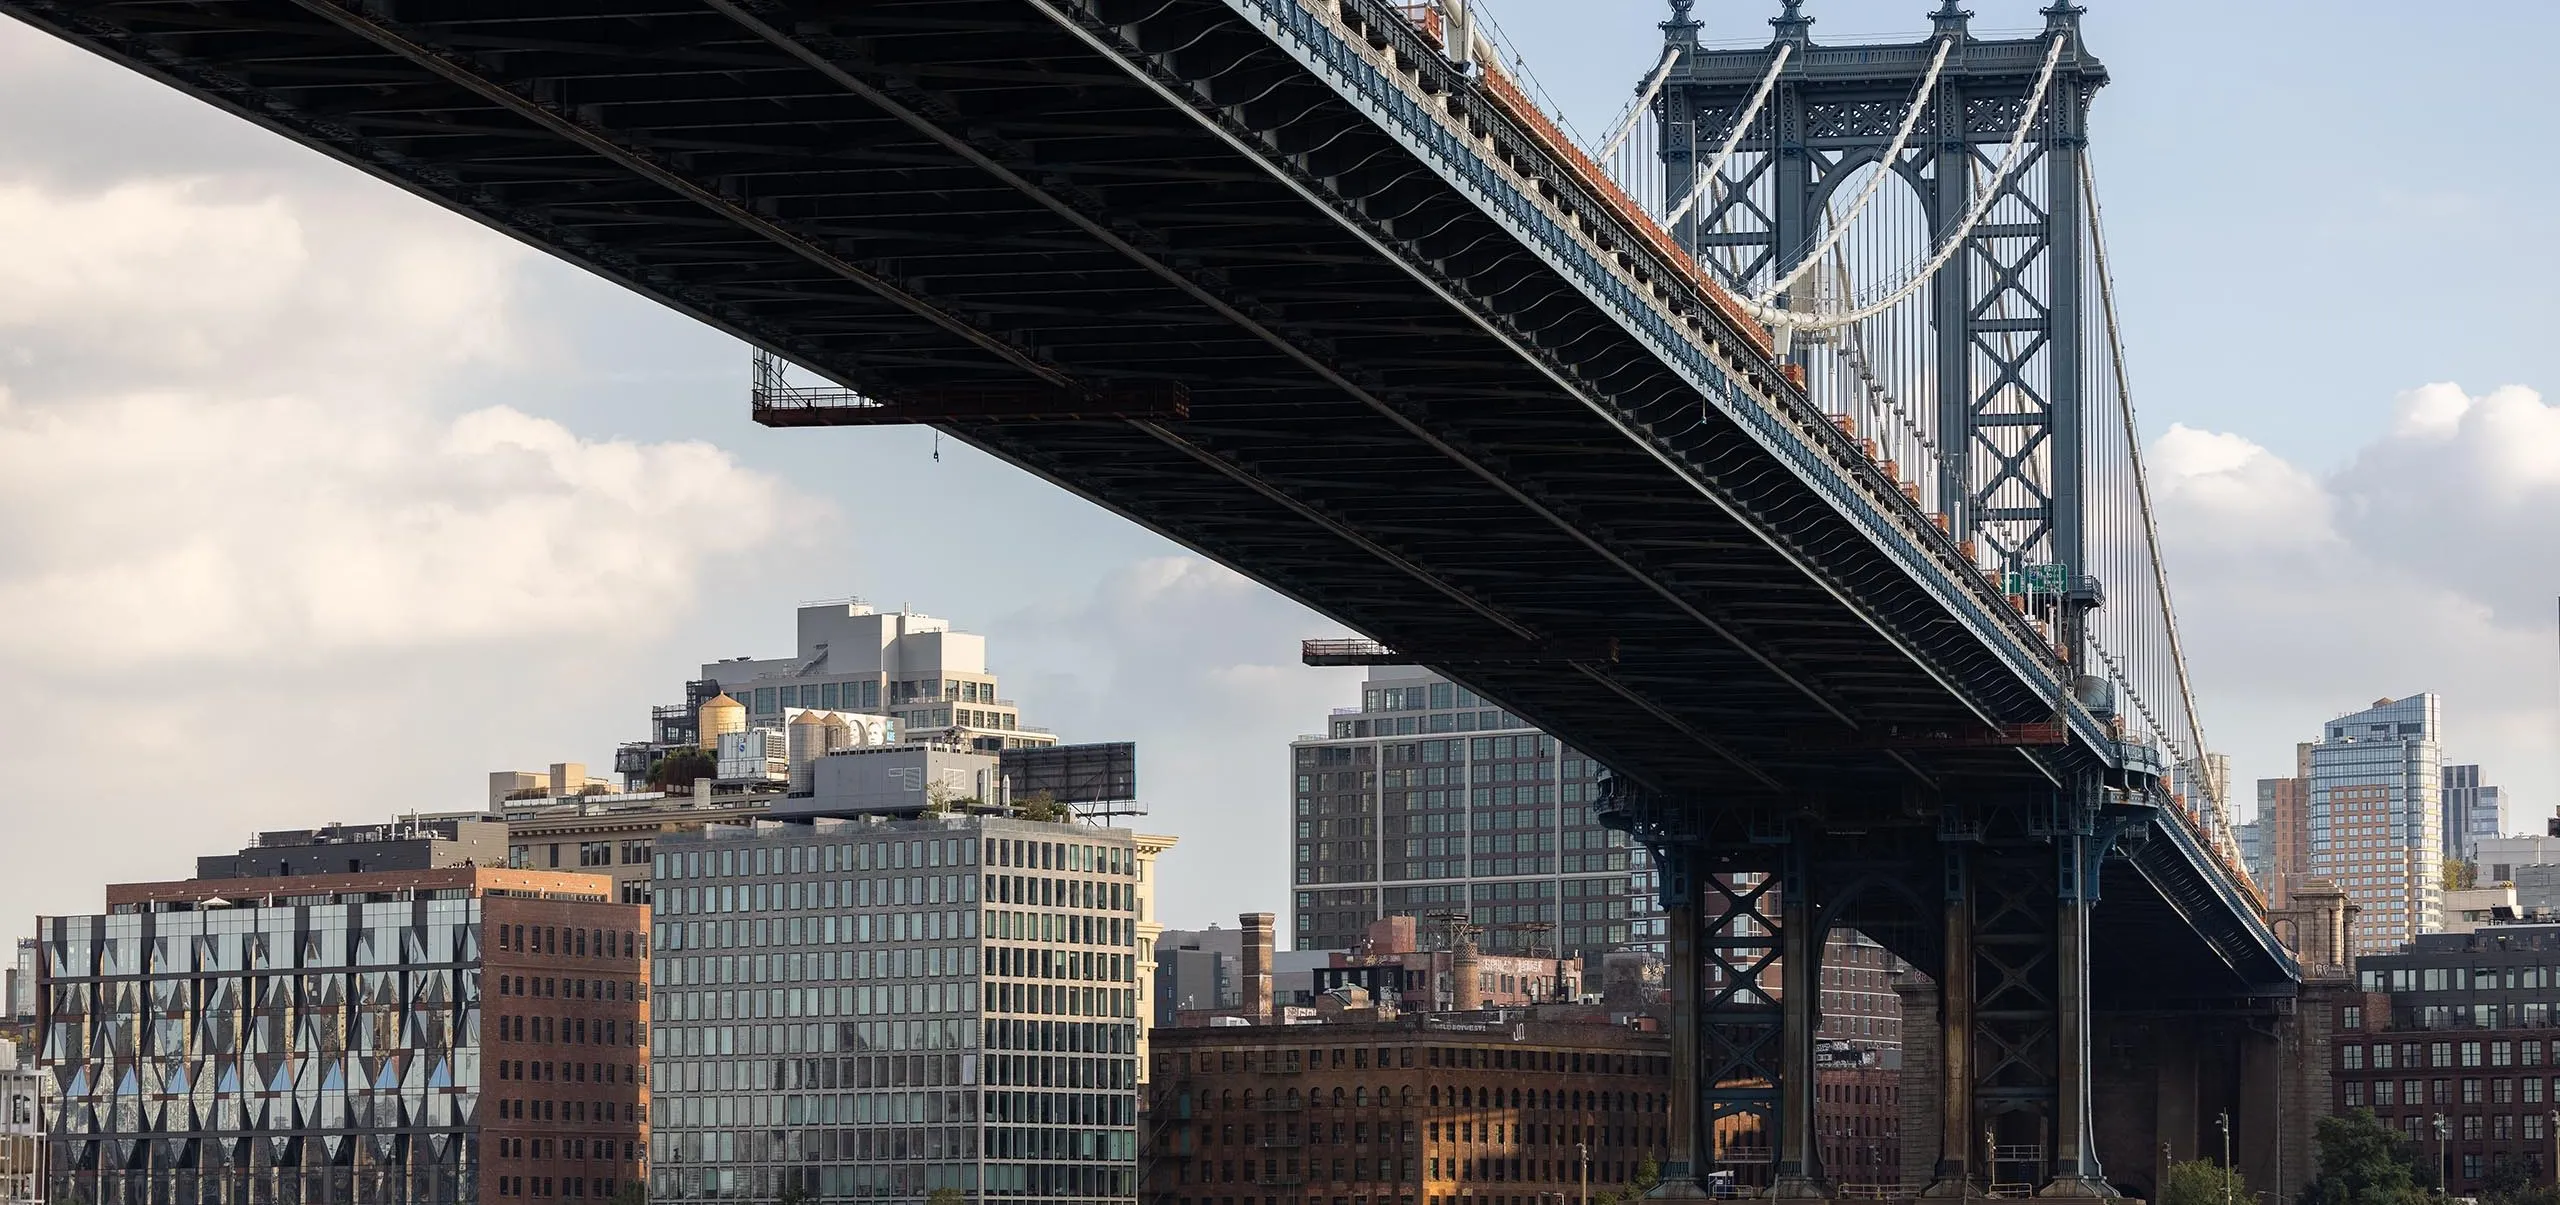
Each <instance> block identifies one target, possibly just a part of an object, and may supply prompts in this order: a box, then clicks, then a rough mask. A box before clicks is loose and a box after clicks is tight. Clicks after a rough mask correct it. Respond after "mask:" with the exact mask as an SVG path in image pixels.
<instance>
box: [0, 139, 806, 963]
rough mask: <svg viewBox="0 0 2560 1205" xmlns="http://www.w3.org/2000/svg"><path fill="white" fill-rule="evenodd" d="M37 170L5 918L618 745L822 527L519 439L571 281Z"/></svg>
mask: <svg viewBox="0 0 2560 1205" xmlns="http://www.w3.org/2000/svg"><path fill="white" fill-rule="evenodd" d="M13 171H14V165H12V164H10V163H7V162H0V728H5V729H6V730H8V731H9V732H11V733H12V735H13V737H14V738H16V740H17V741H18V742H19V743H20V746H21V747H22V748H23V749H26V750H29V751H30V753H29V756H28V758H27V760H26V761H25V762H24V763H23V765H24V767H25V768H26V769H27V771H28V772H27V773H26V774H24V775H22V776H21V780H20V781H19V784H18V785H19V787H20V788H21V789H20V791H19V793H18V795H17V797H16V798H15V799H14V800H13V802H12V804H11V805H10V807H11V811H10V834H11V838H12V840H11V841H9V842H0V848H5V850H6V851H7V854H10V855H15V856H14V857H5V856H0V918H9V917H17V918H24V917H25V916H27V915H29V914H32V913H35V912H39V911H57V912H58V911H65V910H70V909H88V908H94V907H96V906H97V904H98V900H97V891H98V887H99V885H100V884H101V883H104V882H110V881H128V880H132V879H135V878H139V877H146V876H152V875H176V874H182V873H184V872H185V870H186V869H187V866H188V859H189V858H191V857H192V856H193V855H196V854H200V853H207V852H214V851H218V850H222V849H227V848H234V847H236V846H237V845H238V843H239V842H240V841H241V840H242V839H243V838H244V837H245V836H246V835H247V834H248V833H250V832H253V831H255V830H256V829H257V828H259V827H260V826H262V825H263V826H266V827H277V826H281V825H286V824H308V823H318V822H323V821H327V820H332V819H347V820H359V821H360V820H367V819H374V818H378V817H381V816H383V815H387V814H390V813H392V812H393V811H395V810H406V809H410V808H419V807H423V808H427V809H436V808H454V807H467V806H470V805H471V803H472V802H473V799H474V796H473V795H472V793H471V792H470V791H469V790H468V784H469V783H470V782H472V781H473V780H474V779H476V778H477V776H478V775H479V774H480V773H481V772H483V771H485V770H486V769H488V768H491V767H493V766H499V765H506V764H509V763H510V762H515V763H517V764H540V763H541V762H544V761H548V760H552V759H554V758H558V757H562V756H572V757H574V756H576V755H577V752H576V751H578V750H589V751H598V752H600V751H601V749H602V747H604V746H606V745H607V743H608V742H609V741H610V740H612V739H614V738H615V737H618V736H628V735H631V734H632V733H633V732H634V731H635V730H636V728H637V727H638V725H637V724H636V723H635V721H636V720H638V719H639V718H640V717H641V716H643V715H645V712H644V710H643V709H644V708H645V707H646V705H647V703H648V702H650V701H653V700H654V699H655V698H656V697H657V692H659V691H662V690H663V689H664V688H665V687H666V685H667V679H668V677H669V675H668V674H667V673H666V672H665V670H664V666H665V665H667V664H668V663H670V662H673V663H675V664H682V663H683V661H684V660H685V659H686V656H687V655H688V654H690V653H691V650H689V649H688V650H684V651H683V652H682V653H677V654H674V655H669V651H668V650H665V649H662V648H660V647H659V645H660V644H661V643H662V642H665V641H667V640H668V638H669V634H670V632H671V631H674V630H676V629H678V628H679V627H680V626H681V625H682V624H683V623H684V622H685V620H686V619H687V617H688V616H689V615H691V614H692V613H693V612H694V611H695V610H696V608H697V604H698V602H699V600H700V598H701V597H702V595H703V593H704V590H705V584H706V582H707V581H708V580H711V579H713V578H714V577H715V576H716V575H717V574H719V573H721V572H723V571H725V570H728V569H732V568H735V567H738V566H739V565H741V564H742V558H746V557H751V556H754V555H756V554H759V553H763V552H766V551H769V550H771V549H773V548H774V547H776V546H777V545H786V546H787V541H785V540H783V539H781V538H780V537H779V536H778V535H777V533H779V532H783V531H786V530H788V529H789V528H788V525H786V524H784V523H783V522H782V521H781V520H782V519H783V517H784V516H785V515H786V514H787V513H788V514H805V513H808V512H809V511H810V510H811V508H817V509H818V510H819V512H820V513H824V507H823V505H822V504H821V503H818V502H816V501H814V500H811V499H808V498H804V497H801V496H798V495H797V494H796V493H795V492H794V491H791V490H789V489H788V488H786V487H785V486H784V485H782V484H781V483H780V482H779V481H777V480H776V479H775V478H773V477H771V476H769V475H767V474H764V473H761V472H757V471H754V470H751V469H749V468H747V467H744V466H743V465H741V464H740V463H739V462H738V461H737V460H736V459H735V458H734V457H733V456H732V455H730V454H729V453H727V452H725V451H722V450H720V449H718V448H714V447H712V446H710V445H708V444H704V443H699V442H690V441H682V440H678V441H655V442H649V441H638V440H631V439H622V438H609V437H597V436H594V435H590V434H586V433H582V432H580V431H576V430H573V429H571V427H570V426H568V425H564V424H563V423H561V422H559V421H556V420H554V419H551V418H545V417H540V416H537V415H536V414H533V413H529V410H530V409H531V408H532V406H533V405H534V403H533V402H531V401H529V400H519V399H520V398H523V399H532V398H539V397H541V396H542V395H541V393H539V392H538V391H539V390H541V389H542V388H543V387H544V382H545V379H546V378H545V376H544V373H545V372H547V371H550V370H553V369H554V368H570V369H574V367H575V366H574V365H557V364H555V363H554V357H556V356H557V355H558V354H559V352H560V349H561V348H562V347H564V346H566V345H568V344H569V342H570V338H569V337H568V336H567V335H565V334H563V333H562V331H561V330H560V329H559V328H558V327H556V326H555V325H553V324H552V323H550V322H548V321H546V320H545V316H544V315H539V314H534V313H531V312H529V310H530V307H528V306H525V305H523V304H521V303H520V297H521V295H522V293H523V292H524V291H525V287H526V277H527V275H528V273H529V272H530V271H531V270H532V269H533V267H534V266H535V265H541V264H543V263H544V262H545V261H542V260H540V259H539V258H538V257H535V256H532V255H530V254H528V253H526V252H525V251H523V250H521V249H520V248H517V247H515V246H513V245H512V244H509V243H507V242H506V241H505V240H504V239H501V238H498V237H496V236H494V235H491V234H489V233H488V232H486V231H482V230H479V229H477V228H476V227H473V226H472V225H470V224H469V223H467V222H464V221H462V220H460V219H457V218H453V217H451V216H449V215H444V214H441V213H439V212H437V211H436V210H434V209H433V208H432V207H430V206H427V205H424V204H423V203H420V202H417V201H415V200H412V199H409V198H406V197H403V196H400V195H398V194H396V193H394V192H392V191H391V190H389V189H388V188H386V187H383V186H381V185H378V184H374V183H371V182H369V181H364V180H360V179H354V178H351V177H344V176H343V174H342V176H341V178H338V179H336V180H335V181H334V182H330V183H322V184H317V185H315V184H313V183H311V182H310V181H307V180H294V179H291V178H289V177H280V176H276V175H272V174H265V175H262V174H259V173H254V172H253V173H242V174H235V175H205V176H195V177H189V178H184V179H173V178H154V177H140V178H122V179H119V180H114V181H109V182H106V183H89V184H75V183H66V182H64V181H62V180H59V179H50V178H44V177H40V176H38V175H36V174H30V173H17V174H12V173H13ZM492 381H495V382H504V383H505V390H504V391H492V390H490V389H488V388H486V386H485V384H484V383H486V382H492ZM75 783H76V784H77V789H78V791H79V796H78V797H77V799H76V800H75V799H72V798H67V797H62V796H58V795H56V796H46V795H39V794H34V793H30V789H29V788H31V787H33V786H34V785H35V784H42V785H44V786H46V787H69V786H70V785H71V784H75ZM457 784H459V785H462V786H464V787H465V789H464V790H462V791H460V792H456V791H454V790H453V789H452V788H453V787H454V786H455V785H457ZM75 805H76V806H75ZM110 834H112V835H113V838H114V839H112V840H102V839H101V838H102V837H105V836H108V835H110ZM14 927H15V926H11V925H7V924H5V923H0V935H5V932H6V930H7V929H10V928H14Z"/></svg>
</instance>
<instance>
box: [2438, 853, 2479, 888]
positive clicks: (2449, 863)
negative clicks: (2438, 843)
mask: <svg viewBox="0 0 2560 1205" xmlns="http://www.w3.org/2000/svg"><path fill="white" fill-rule="evenodd" d="M2479 885H2480V864H2479V863H2477V862H2473V861H2470V860H2468V859H2464V858H2446V859H2445V860H2444V889H2445V890H2447V891H2469V890H2471V889H2472V888H2474V887H2477V886H2479Z"/></svg>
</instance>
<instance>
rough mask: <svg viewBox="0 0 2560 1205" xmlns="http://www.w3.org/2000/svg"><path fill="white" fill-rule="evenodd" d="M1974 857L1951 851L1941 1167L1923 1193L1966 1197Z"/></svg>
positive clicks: (1970, 1143)
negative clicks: (1971, 870)
mask: <svg viewBox="0 0 2560 1205" xmlns="http://www.w3.org/2000/svg"><path fill="white" fill-rule="evenodd" d="M1971 861H1972V859H1971V857H1970V855H1969V854H1968V852H1967V851H1966V850H1965V849H1964V848H1962V847H1961V846H1951V847H1949V848H1948V850H1947V852H1946V871H1947V880H1946V884H1947V886H1946V897H1945V905H1946V943H1947V956H1946V962H1945V968H1944V970H1943V972H1942V974H1941V976H1940V978H1939V980H1938V1042H1939V1063H1938V1084H1937V1089H1938V1167H1937V1173H1936V1175H1935V1177H1934V1178H1933V1179H1932V1180H1931V1181H1930V1184H1929V1187H1928V1189H1927V1191H1926V1192H1925V1193H1924V1194H1923V1195H1926V1196H1931V1197H1958V1198H1961V1197H1964V1196H1967V1195H1970V1194H1971V1193H1973V1192H1974V1183H1975V1180H1976V1179H1977V1177H1976V1176H1975V1175H1974V1163H1973V1149H1974V1125H1973V1058H1972V1054H1973V900H1972V895H1971V890H1972V885H1971V883H1970V882H1969V879H1970V874H1969V868H1970V865H1971Z"/></svg>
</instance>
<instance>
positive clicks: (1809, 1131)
mask: <svg viewBox="0 0 2560 1205" xmlns="http://www.w3.org/2000/svg"><path fill="white" fill-rule="evenodd" d="M1808 845H1809V838H1808V835H1807V834H1805V833H1802V832H1799V833H1797V834H1796V835H1795V839H1794V840H1793V841H1791V842H1789V843H1788V845H1787V857H1786V871H1785V873H1784V874H1782V875H1781V876H1780V877H1779V883H1778V892H1779V897H1778V916H1779V922H1778V925H1779V932H1778V944H1779V949H1780V956H1781V959H1782V963H1781V966H1780V970H1779V978H1780V980H1781V981H1782V985H1781V988H1780V990H1779V995H1778V1009H1779V1020H1778V1042H1779V1049H1780V1053H1779V1056H1778V1064H1779V1067H1778V1150H1777V1155H1778V1168H1777V1178H1776V1180H1775V1181H1774V1182H1773V1183H1772V1184H1771V1185H1770V1188H1769V1195H1770V1196H1772V1197H1776V1198H1780V1199H1785V1200H1805V1199H1817V1200H1818V1199H1828V1198H1829V1197H1830V1196H1831V1186H1830V1184H1829V1182H1828V1181H1827V1180H1825V1179H1824V1177H1823V1174H1822V1144H1821V1141H1820V1136H1819V1132H1818V1131H1817V1129H1816V1128H1815V1116H1814V1115H1815V1112H1816V1104H1817V1102H1818V1101H1819V1100H1820V1093H1819V1092H1818V1091H1817V1090H1816V1082H1815V1081H1816V1079H1817V1078H1818V1075H1817V1073H1816V1071H1815V1069H1814V1039H1815V1037H1816V1035H1817V1034H1819V1033H1820V1032H1821V1029H1822V945H1823V933H1822V925H1821V922H1820V921H1819V920H1818V919H1817V917H1818V916H1819V913H1818V911H1817V910H1816V909H1815V907H1814V894H1815V885H1814V876H1813V871H1812V867H1813V860H1814V859H1813V851H1812V850H1811V849H1810V848H1808Z"/></svg>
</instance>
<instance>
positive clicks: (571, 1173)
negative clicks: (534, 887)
mask: <svg viewBox="0 0 2560 1205" xmlns="http://www.w3.org/2000/svg"><path fill="white" fill-rule="evenodd" d="M482 917H483V922H484V924H485V926H486V930H485V936H484V940H483V946H482V957H483V960H484V962H483V965H484V968H485V969H484V971H483V974H482V977H481V998H482V1003H483V1006H484V1007H483V1013H482V1017H483V1019H482V1022H481V1049H482V1052H483V1055H482V1067H481V1101H482V1105H481V1146H480V1151H481V1163H482V1169H483V1170H482V1177H481V1181H482V1183H481V1199H482V1200H483V1201H484V1202H494V1201H503V1200H525V1199H539V1198H550V1199H554V1200H556V1199H559V1198H563V1197H570V1198H575V1197H578V1196H584V1197H599V1196H602V1197H610V1196H611V1195H612V1194H613V1191H614V1189H615V1188H618V1187H620V1186H621V1185H623V1184H626V1183H630V1182H633V1181H643V1182H645V1180H646V1177H647V1171H648V1162H647V1160H648V1150H649V1121H648V1118H649V1082H648V1081H649V1034H648V1021H647V1018H648V1016H649V1004H648V999H649V955H648V941H649V910H648V909H647V908H646V907H643V906H639V905H632V904H604V903H579V902H571V901H561V900H541V899H526V898H518V897H507V896H491V897H487V900H486V903H485V904H484V906H483V909H482ZM571 1180H575V1181H578V1182H579V1183H578V1185H577V1188H578V1189H579V1190H580V1191H577V1192H572V1191H571V1190H570V1189H569V1188H568V1187H567V1186H566V1182H568V1181H571ZM546 1190H547V1191H546Z"/></svg>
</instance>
